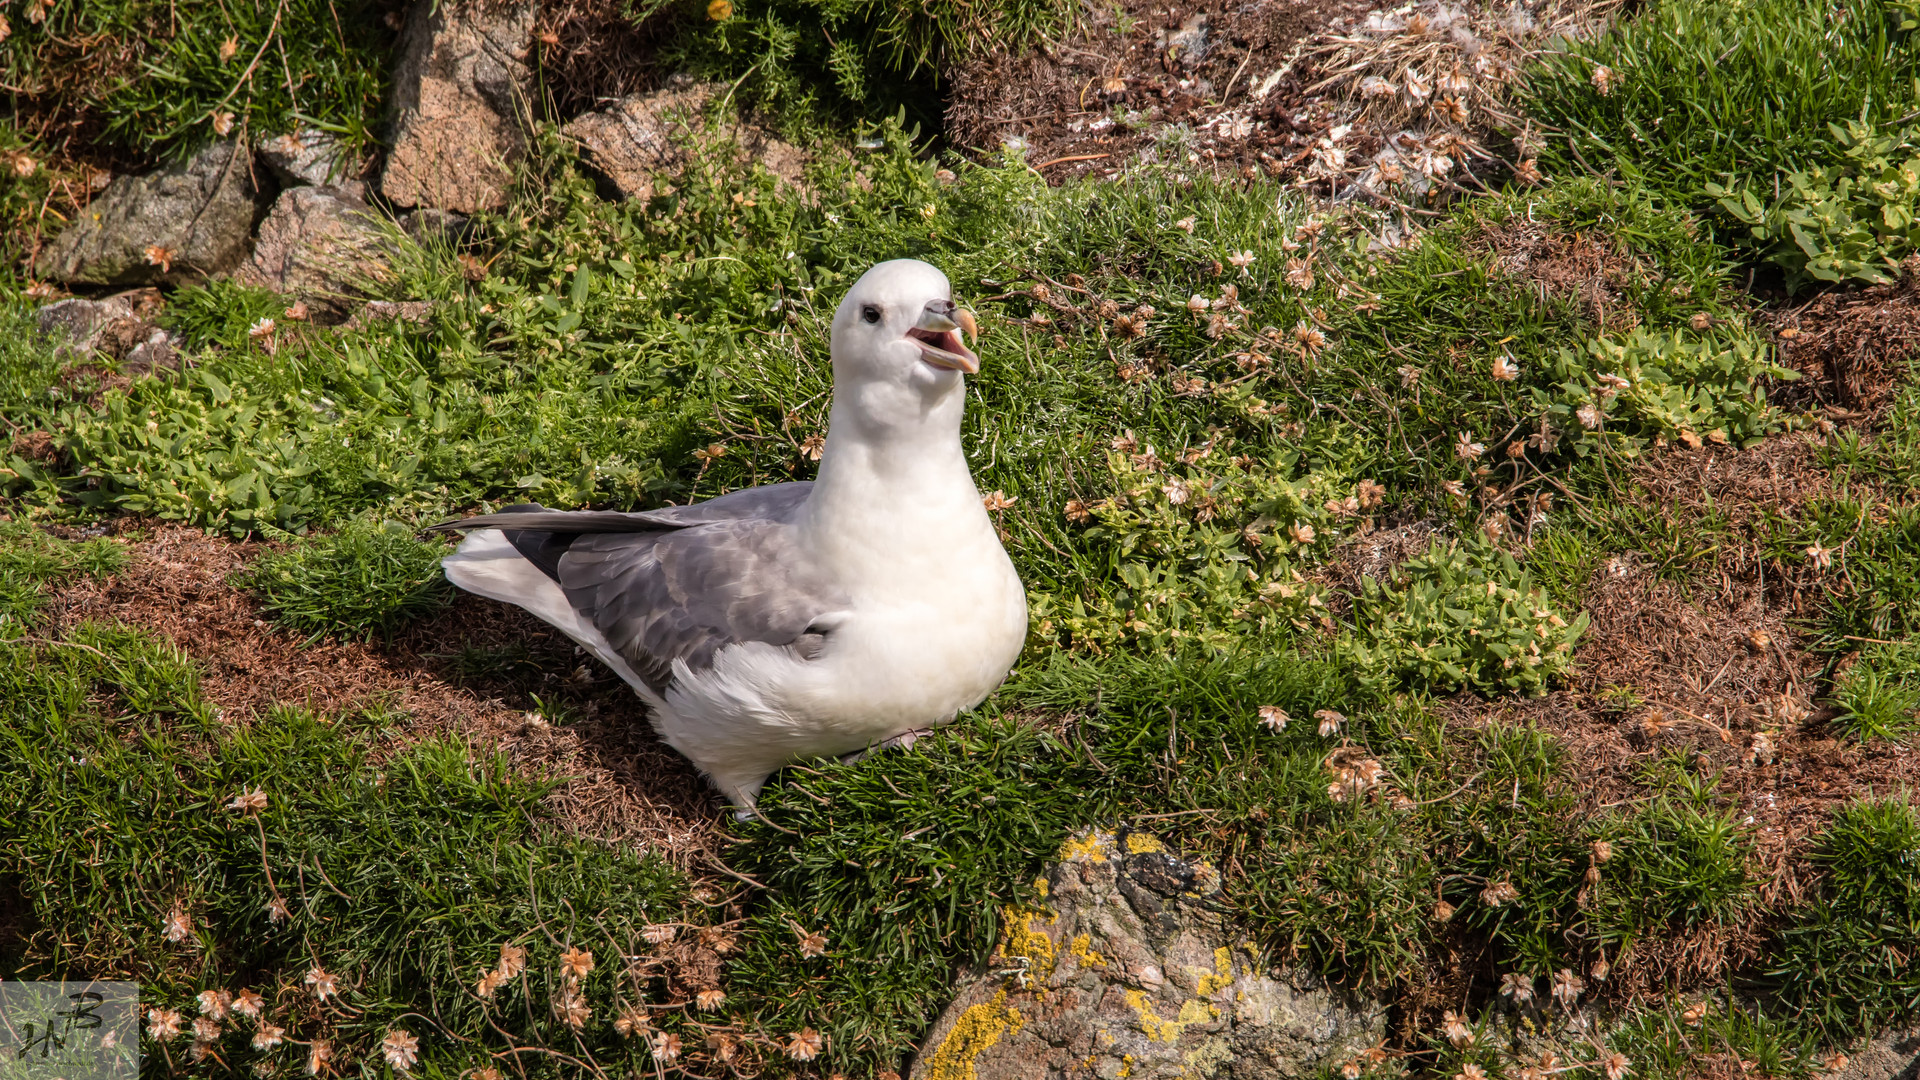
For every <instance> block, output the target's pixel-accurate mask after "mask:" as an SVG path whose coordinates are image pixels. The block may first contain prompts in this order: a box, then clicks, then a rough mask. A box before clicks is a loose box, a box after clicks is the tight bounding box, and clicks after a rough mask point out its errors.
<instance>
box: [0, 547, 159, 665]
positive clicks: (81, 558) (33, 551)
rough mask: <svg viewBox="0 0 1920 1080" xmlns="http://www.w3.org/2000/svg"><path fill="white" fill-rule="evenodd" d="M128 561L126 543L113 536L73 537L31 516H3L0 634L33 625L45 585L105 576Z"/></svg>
mask: <svg viewBox="0 0 1920 1080" xmlns="http://www.w3.org/2000/svg"><path fill="white" fill-rule="evenodd" d="M126 563H127V553H126V549H125V548H123V547H121V545H119V544H118V543H115V542H114V541H112V540H106V539H94V540H86V541H83V542H81V543H77V544H76V543H69V542H66V541H62V540H58V539H55V538H54V537H52V536H49V535H48V534H46V533H45V532H42V531H41V530H39V529H37V528H35V527H34V526H33V525H31V524H29V523H28V522H25V521H19V520H0V638H12V637H18V636H19V635H20V634H21V632H22V631H24V630H25V629H26V628H27V627H28V625H29V624H30V623H31V621H32V619H33V616H34V613H35V612H36V611H38V610H39V608H40V601H41V596H42V588H43V587H44V586H46V585H50V584H61V583H64V582H67V581H71V580H72V579H74V578H78V577H82V576H86V577H106V576H108V575H110V574H112V573H114V572H116V571H118V570H119V569H120V568H122V567H124V566H125V565H126Z"/></svg>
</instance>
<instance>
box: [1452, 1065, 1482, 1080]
mask: <svg viewBox="0 0 1920 1080" xmlns="http://www.w3.org/2000/svg"><path fill="white" fill-rule="evenodd" d="M1453 1080H1487V1070H1485V1069H1483V1068H1481V1067H1480V1066H1478V1065H1475V1064H1474V1063H1473V1062H1471V1061H1469V1062H1467V1063H1466V1064H1465V1065H1462V1066H1460V1071H1459V1072H1457V1073H1454V1074H1453Z"/></svg>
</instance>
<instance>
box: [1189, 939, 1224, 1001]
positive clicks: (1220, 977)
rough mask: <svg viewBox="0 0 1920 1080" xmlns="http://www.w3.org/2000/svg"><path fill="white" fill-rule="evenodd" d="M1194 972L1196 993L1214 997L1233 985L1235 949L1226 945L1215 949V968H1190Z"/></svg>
mask: <svg viewBox="0 0 1920 1080" xmlns="http://www.w3.org/2000/svg"><path fill="white" fill-rule="evenodd" d="M1187 970H1188V971H1191V972H1193V974H1194V980H1193V982H1194V993H1196V994H1199V995H1200V996H1201V997H1203V998H1204V997H1212V996H1213V995H1215V994H1217V993H1219V992H1220V991H1222V990H1225V989H1226V988H1227V987H1229V986H1232V985H1233V950H1232V949H1229V948H1227V947H1226V946H1225V945H1222V946H1220V947H1219V948H1217V949H1215V950H1213V970H1212V971H1210V972H1209V971H1202V970H1200V969H1199V968H1188V969H1187Z"/></svg>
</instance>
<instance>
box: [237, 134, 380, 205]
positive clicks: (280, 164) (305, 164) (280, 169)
mask: <svg viewBox="0 0 1920 1080" xmlns="http://www.w3.org/2000/svg"><path fill="white" fill-rule="evenodd" d="M254 152H255V153H256V154H258V155H259V157H260V160H261V161H263V162H265V163H266V165H267V168H269V169H272V170H273V175H274V176H275V177H277V178H278V179H279V180H280V182H281V183H282V184H285V185H287V186H289V187H293V186H297V185H300V184H315V185H319V184H333V185H335V186H337V187H340V188H341V189H343V190H346V191H349V192H352V193H353V194H355V195H356V196H357V197H362V198H364V197H365V195H364V192H360V191H356V190H355V188H356V187H357V186H359V182H358V181H357V180H355V179H353V177H354V175H355V174H357V173H358V172H359V171H360V163H359V162H357V161H354V160H353V159H352V158H351V157H350V156H349V155H348V154H347V152H346V149H345V148H344V147H342V146H341V145H340V140H339V139H337V138H335V137H334V136H332V135H329V134H328V133H326V132H324V131H318V130H315V129H314V128H310V127H301V128H298V129H296V130H293V131H289V132H287V133H286V134H284V135H275V136H273V137H272V138H263V139H261V140H260V142H259V144H258V145H257V146H255V147H254Z"/></svg>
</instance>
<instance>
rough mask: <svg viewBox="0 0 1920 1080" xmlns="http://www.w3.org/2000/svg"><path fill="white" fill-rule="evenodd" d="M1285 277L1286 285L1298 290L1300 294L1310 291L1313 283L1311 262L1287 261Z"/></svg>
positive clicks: (1305, 260)
mask: <svg viewBox="0 0 1920 1080" xmlns="http://www.w3.org/2000/svg"><path fill="white" fill-rule="evenodd" d="M1286 276H1287V284H1289V285H1291V286H1293V287H1294V288H1296V289H1299V290H1300V291H1301V292H1306V291H1307V290H1309V289H1312V288H1313V281H1314V279H1313V260H1312V259H1310V258H1307V259H1288V260H1287V275H1286Z"/></svg>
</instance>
